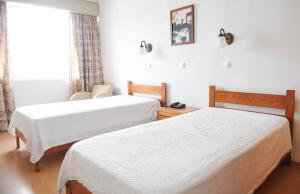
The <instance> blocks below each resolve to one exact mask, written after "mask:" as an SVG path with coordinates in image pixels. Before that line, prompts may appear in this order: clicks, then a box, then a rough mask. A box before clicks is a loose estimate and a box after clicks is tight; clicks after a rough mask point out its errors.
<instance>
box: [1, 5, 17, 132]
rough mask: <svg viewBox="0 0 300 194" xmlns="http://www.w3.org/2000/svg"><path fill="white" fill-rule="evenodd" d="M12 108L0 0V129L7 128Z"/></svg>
mask: <svg viewBox="0 0 300 194" xmlns="http://www.w3.org/2000/svg"><path fill="white" fill-rule="evenodd" d="M13 110H14V99H13V95H12V90H11V88H10V80H9V70H8V51H7V20H6V2H4V1H0V131H6V130H7V128H8V124H9V122H10V118H11V115H12V112H13Z"/></svg>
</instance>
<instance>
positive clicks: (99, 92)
mask: <svg viewBox="0 0 300 194" xmlns="http://www.w3.org/2000/svg"><path fill="white" fill-rule="evenodd" d="M112 95H113V94H112V87H111V86H110V85H95V86H94V87H93V90H92V92H76V93H75V94H73V95H72V96H71V98H70V101H75V100H87V99H92V98H102V97H108V96H112Z"/></svg>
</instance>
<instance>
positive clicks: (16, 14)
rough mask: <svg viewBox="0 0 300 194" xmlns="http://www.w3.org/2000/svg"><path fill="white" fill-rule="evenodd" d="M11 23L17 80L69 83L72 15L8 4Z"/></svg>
mask: <svg viewBox="0 0 300 194" xmlns="http://www.w3.org/2000/svg"><path fill="white" fill-rule="evenodd" d="M7 19H8V37H9V51H10V52H9V55H10V67H11V68H10V71H11V78H12V79H13V80H24V79H30V80H32V79H68V75H69V71H68V70H69V40H70V39H69V34H70V33H69V13H68V12H66V11H61V10H57V9H52V8H45V7H40V6H32V5H23V4H16V3H8V17H7Z"/></svg>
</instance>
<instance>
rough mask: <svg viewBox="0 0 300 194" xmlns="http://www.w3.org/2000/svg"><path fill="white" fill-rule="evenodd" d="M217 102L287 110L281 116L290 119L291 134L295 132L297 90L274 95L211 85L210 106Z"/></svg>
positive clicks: (214, 105)
mask: <svg viewBox="0 0 300 194" xmlns="http://www.w3.org/2000/svg"><path fill="white" fill-rule="evenodd" d="M217 102H219V103H227V104H238V105H244V106H255V107H264V108H274V109H283V110H285V115H280V116H285V117H286V118H287V119H288V120H289V123H290V130H291V134H292V133H293V124H294V113H295V90H287V91H286V94H285V95H274V94H257V93H244V92H231V91H220V90H216V87H215V86H210V87H209V106H210V107H216V103H217ZM253 112H254V111H253ZM265 114H268V113H265Z"/></svg>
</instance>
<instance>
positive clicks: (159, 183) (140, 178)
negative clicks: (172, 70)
mask: <svg viewBox="0 0 300 194" xmlns="http://www.w3.org/2000/svg"><path fill="white" fill-rule="evenodd" d="M288 125H289V124H288V121H287V120H286V119H285V118H283V117H278V116H272V115H265V114H258V113H249V112H241V111H233V110H225V109H216V108H208V109H203V110H200V111H196V112H192V113H189V114H185V115H181V116H178V117H174V118H171V119H167V120H162V121H158V122H152V123H149V124H145V125H141V126H136V127H133V128H129V129H126V130H121V131H117V132H113V133H109V134H105V135H101V136H97V137H94V138H90V139H87V140H84V141H82V142H79V143H77V144H75V145H74V146H73V147H72V148H71V149H70V150H69V151H68V153H67V155H66V157H65V159H64V162H63V165H62V168H61V170H60V176H59V181H58V189H59V191H60V192H62V191H63V189H64V186H65V183H66V181H68V180H77V181H79V182H81V183H82V184H83V185H84V186H85V187H86V188H88V189H89V190H90V191H91V192H92V193H94V194H246V193H251V192H252V191H254V189H256V188H257V187H258V186H259V185H260V184H261V183H262V182H263V181H264V179H265V178H266V176H267V175H268V174H269V173H270V171H271V170H272V169H273V168H274V167H275V166H276V165H277V164H278V163H279V161H280V159H281V157H282V156H283V155H284V154H286V153H287V152H288V151H290V150H291V138H290V132H289V127H288Z"/></svg>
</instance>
